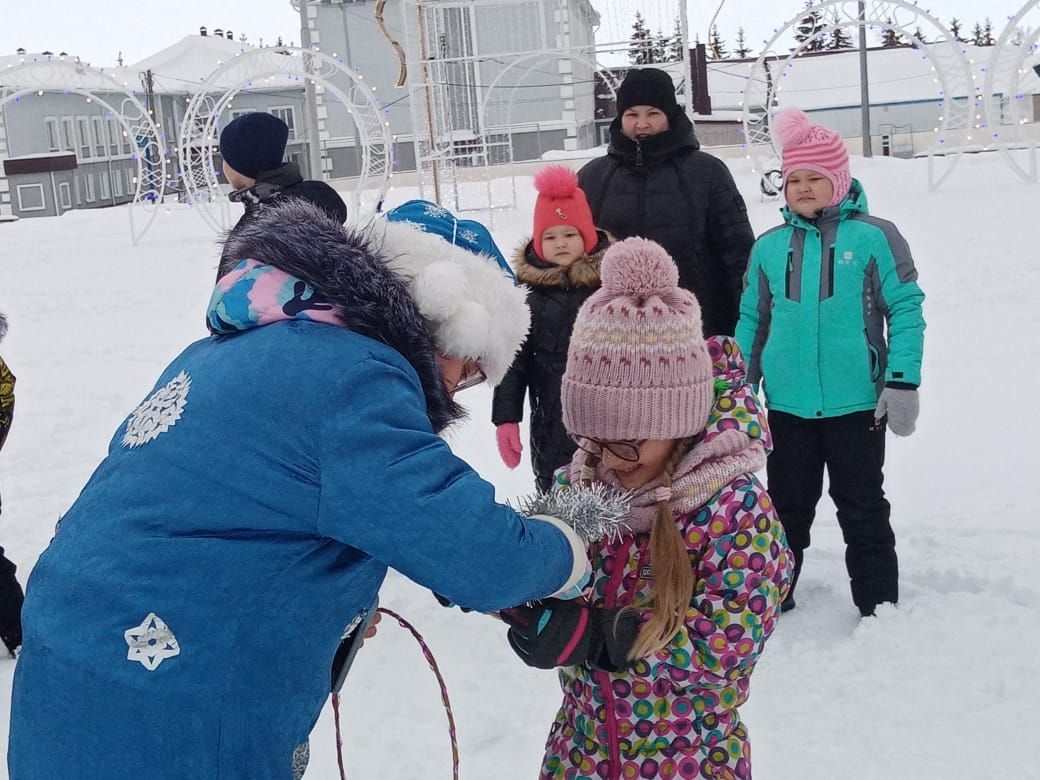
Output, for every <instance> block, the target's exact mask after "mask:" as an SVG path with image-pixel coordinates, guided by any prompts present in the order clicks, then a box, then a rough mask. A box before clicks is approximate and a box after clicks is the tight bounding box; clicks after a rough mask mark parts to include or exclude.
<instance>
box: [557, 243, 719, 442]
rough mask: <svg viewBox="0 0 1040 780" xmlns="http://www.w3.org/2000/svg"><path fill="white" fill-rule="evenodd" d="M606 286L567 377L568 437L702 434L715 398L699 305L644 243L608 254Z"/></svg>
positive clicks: (575, 344)
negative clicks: (574, 435) (569, 435)
mask: <svg viewBox="0 0 1040 780" xmlns="http://www.w3.org/2000/svg"><path fill="white" fill-rule="evenodd" d="M600 274H601V278H602V287H601V288H600V289H599V290H597V291H596V292H595V293H593V295H592V296H591V297H589V299H588V300H587V301H586V302H585V304H584V305H583V306H582V307H581V310H580V311H579V312H578V318H577V320H576V321H575V323H574V331H573V333H572V334H571V343H570V349H569V351H568V353H567V370H566V372H565V373H564V375H563V424H564V426H565V427H566V428H567V431H568V432H570V433H573V434H576V435H579V436H587V437H590V438H595V439H602V440H605V441H621V440H626V439H682V438H686V437H688V436H695V435H696V434H698V433H700V432H701V431H703V430H704V427H705V426H706V425H707V422H708V414H709V412H710V410H711V407H712V404H713V403H714V400H715V384H714V380H713V378H712V364H711V358H710V357H709V355H708V347H707V345H706V344H705V341H704V334H703V331H702V328H701V308H700V305H699V304H698V303H697V299H696V298H695V297H694V296H693V294H692V293H690V292H688V291H686V290H683V289H681V288H680V287H679V271H678V269H677V268H676V266H675V263H674V262H673V261H672V258H671V257H669V256H668V253H667V252H666V251H665V250H664V249H662V248H661V246H660V245H658V244H656V243H654V242H653V241H649V240H647V239H645V238H629V239H626V240H624V241H620V242H618V243H616V244H614V245H613V246H612V247H611V248H610V249H608V250H607V252H606V254H605V255H604V256H603V262H602V265H601V268H600Z"/></svg>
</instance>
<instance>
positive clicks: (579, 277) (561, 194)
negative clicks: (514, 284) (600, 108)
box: [491, 165, 612, 492]
mask: <svg viewBox="0 0 1040 780" xmlns="http://www.w3.org/2000/svg"><path fill="white" fill-rule="evenodd" d="M534 186H535V190H537V192H538V199H537V201H536V202H535V206H534V235H533V236H532V237H531V239H530V240H528V241H524V242H523V243H521V244H520V246H519V247H517V250H516V253H515V254H514V256H513V267H514V268H515V270H516V277H517V280H518V281H519V282H521V283H522V284H525V285H527V287H528V289H529V294H528V298H527V302H528V304H529V305H530V307H531V331H530V333H528V335H527V340H526V341H525V342H524V345H523V347H522V348H521V350H520V352H519V354H518V355H517V356H516V359H515V360H514V361H513V365H512V368H510V369H509V372H508V373H507V374H506V376H505V379H503V380H502V382H501V384H499V385H498V387H497V388H496V389H495V398H494V403H493V405H492V407H491V421H492V422H493V423H494V424H495V426H496V439H497V442H498V451H499V454H500V455H501V456H502V460H503V462H504V463H505V464H506V466H508V467H509V468H516V467H517V466H518V465H519V464H520V453H521V451H522V449H523V447H522V445H521V444H520V424H519V423H520V420H521V419H522V418H523V413H524V399H525V397H526V396H529V397H530V403H531V465H532V466H533V467H534V473H535V481H536V483H537V486H538V489H539V490H540V491H543V492H544V491H546V490H548V489H549V487H550V486H551V485H552V477H553V472H554V471H555V470H556V469H557V468H559V467H560V466H562V465H564V464H565V463H568V462H570V459H571V455H573V454H574V450H575V444H574V442H572V441H571V440H570V438H568V436H567V432H566V431H565V430H564V428H563V419H562V412H561V411H560V383H561V382H562V380H563V370H564V368H565V367H566V365H567V347H568V345H569V344H570V334H571V328H572V327H573V326H574V318H575V317H576V316H577V315H578V309H580V308H581V305H582V304H583V303H584V302H585V299H586V298H588V297H589V296H590V295H591V294H592V293H593V292H595V290H596V289H597V288H598V287H599V264H600V259H601V258H602V256H603V253H604V252H605V251H606V249H607V247H608V246H610V244H611V243H612V239H611V238H610V237H609V236H608V235H607V234H606V233H605V232H604V231H602V230H597V229H596V226H595V225H594V224H593V222H592V212H591V211H590V210H589V204H588V201H587V200H586V199H585V193H584V192H583V191H582V190H581V188H580V187H579V186H578V176H577V174H576V173H575V172H574V171H573V170H571V169H570V168H568V167H567V166H565V165H547V166H546V167H544V168H542V169H541V170H540V171H539V172H538V174H537V175H536V176H535V178H534Z"/></svg>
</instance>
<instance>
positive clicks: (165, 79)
mask: <svg viewBox="0 0 1040 780" xmlns="http://www.w3.org/2000/svg"><path fill="white" fill-rule="evenodd" d="M254 49H255V47H254V46H251V45H249V44H247V43H241V42H239V41H232V40H228V39H227V38H222V37H220V36H216V35H187V36H185V37H184V38H181V39H180V40H179V41H177V43H175V44H173V45H172V46H167V47H166V48H165V49H162V50H161V51H158V52H156V53H155V54H153V55H151V56H150V57H146V58H145V59H143V60H141V61H140V62H135V63H133V64H132V65H129V66H128V67H127V70H129V71H132V72H133V73H135V74H137V73H144V72H145V71H148V70H150V71H152V78H153V81H154V83H155V91H156V92H164V93H185V92H188V93H190V92H194V91H195V90H196V88H197V87H198V85H199V84H201V83H202V82H203V81H205V80H206V78H208V77H209V75H210V74H211V73H212V72H213V71H214V70H216V69H217V68H218V67H220V65H222V64H223V63H225V62H227V61H228V60H230V59H232V58H233V57H236V56H238V55H239V54H243V53H244V52H247V51H253V50H254Z"/></svg>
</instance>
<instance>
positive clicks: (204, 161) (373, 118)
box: [177, 46, 392, 232]
mask: <svg viewBox="0 0 1040 780" xmlns="http://www.w3.org/2000/svg"><path fill="white" fill-rule="evenodd" d="M280 77H281V78H284V79H286V80H287V81H290V82H292V81H295V82H299V83H300V84H301V85H302V82H303V80H304V79H310V80H312V81H313V82H314V83H315V84H318V85H320V86H322V87H323V88H324V89H325V90H327V91H328V92H330V93H332V94H333V95H334V96H335V97H336V99H337V100H338V101H339V102H341V103H342V104H343V106H344V108H346V110H347V112H348V113H349V114H350V116H351V118H352V119H353V120H354V124H355V126H356V127H357V131H358V141H359V145H360V148H361V174H360V176H359V177H358V180H357V184H356V185H355V187H354V195H355V196H356V204H357V205H359V206H360V204H361V199H362V197H363V196H364V195H365V194H366V193H367V192H368V190H369V189H370V188H371V187H373V186H374V187H375V194H374V196H373V198H372V209H373V211H374V210H375V209H376V208H378V206H379V204H380V203H381V202H382V200H383V197H384V195H385V194H386V191H387V189H388V188H389V185H390V174H391V149H392V147H391V144H392V139H391V136H390V131H389V128H388V123H387V122H386V120H385V119H384V118H383V116H384V115H383V110H382V109H381V108H380V106H379V104H378V103H377V102H376V100H375V98H374V97H373V95H372V90H371V89H370V88H369V87H367V86H366V85H365V83H364V79H363V77H362V76H360V75H359V74H357V73H355V72H354V71H352V70H350V69H349V68H347V67H346V66H345V65H344V64H343V62H342V61H340V60H337V59H334V58H333V57H330V56H329V55H327V54H323V53H322V52H319V51H317V50H316V49H301V48H299V47H292V46H271V47H266V48H260V49H252V50H247V51H244V52H241V53H239V54H236V55H235V56H234V57H233V58H232V59H230V60H228V61H227V62H224V63H221V64H219V65H218V67H217V68H216V69H215V70H214V71H213V72H212V73H210V74H209V76H207V77H206V79H205V80H204V81H203V82H202V83H201V84H200V85H199V87H198V89H197V91H196V92H195V93H194V95H193V96H192V97H191V99H190V100H189V102H188V107H187V109H186V110H185V114H184V119H183V122H182V124H181V134H180V138H179V139H178V143H177V153H178V155H179V158H180V163H181V176H182V178H183V182H184V188H185V194H186V198H187V201H188V203H189V205H191V206H193V207H195V208H197V209H198V212H199V214H200V215H201V216H202V218H203V220H204V221H205V222H206V223H207V224H209V225H210V227H212V228H213V229H214V230H216V231H217V232H220V231H223V230H227V229H228V228H229V227H230V226H231V219H230V209H229V208H228V202H227V199H226V198H225V197H224V191H223V189H222V188H221V184H220V182H219V181H218V179H217V173H216V170H215V169H214V167H213V153H214V152H215V151H216V144H217V139H218V133H217V122H218V121H219V119H220V116H221V114H222V113H223V112H224V110H225V109H226V108H227V106H228V104H229V103H230V102H231V100H232V98H234V96H235V95H237V94H239V93H240V92H242V91H245V90H249V89H262V88H263V87H264V86H265V84H269V83H270V82H273V81H274V80H275V79H277V78H280ZM336 77H341V78H345V79H346V80H347V82H348V83H349V87H347V88H346V89H345V90H344V89H342V88H340V86H338V85H337V84H336V83H334V81H333V79H334V78H336Z"/></svg>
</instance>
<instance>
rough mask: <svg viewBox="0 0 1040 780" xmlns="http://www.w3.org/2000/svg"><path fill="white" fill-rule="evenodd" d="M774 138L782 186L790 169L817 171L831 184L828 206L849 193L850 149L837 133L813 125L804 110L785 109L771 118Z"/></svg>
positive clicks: (850, 184)
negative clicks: (782, 178) (782, 181)
mask: <svg viewBox="0 0 1040 780" xmlns="http://www.w3.org/2000/svg"><path fill="white" fill-rule="evenodd" d="M773 138H775V139H776V141H777V142H778V143H779V144H780V156H781V158H782V159H783V164H782V174H783V177H784V182H785V185H784V186H785V187H786V186H787V185H786V182H787V177H788V176H789V175H790V174H791V173H792V172H793V171H816V172H817V173H820V174H823V175H824V176H826V177H827V178H828V179H829V180H830V183H831V184H832V185H833V186H834V197H833V198H831V202H830V204H829V205H831V206H837V205H838V204H839V203H841V202H842V201H843V200H844V199H845V196H846V195H848V194H849V187H851V186H852V174H851V173H850V172H849V152H848V150H847V149H846V148H845V142H844V141H843V140H842V138H841V136H840V135H839V134H838V133H836V132H834V131H833V130H828V129H827V128H826V127H823V126H822V125H814V124H813V123H812V122H811V121H810V119H809V117H808V115H806V113H805V112H804V111H801V110H799V109H797V108H788V109H786V110H785V111H781V112H780V113H779V114H777V115H776V116H775V117H774V118H773Z"/></svg>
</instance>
